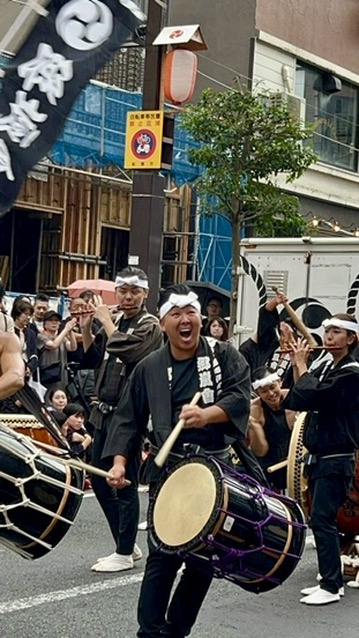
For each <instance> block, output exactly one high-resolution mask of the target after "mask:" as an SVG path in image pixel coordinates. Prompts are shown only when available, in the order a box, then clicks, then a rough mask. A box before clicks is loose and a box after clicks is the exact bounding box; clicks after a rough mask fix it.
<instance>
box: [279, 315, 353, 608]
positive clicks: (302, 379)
mask: <svg viewBox="0 0 359 638" xmlns="http://www.w3.org/2000/svg"><path fill="white" fill-rule="evenodd" d="M323 327H324V345H325V346H329V347H330V348H335V350H332V351H331V354H332V359H331V360H330V361H326V362H325V363H323V364H322V365H321V366H320V367H318V368H317V369H315V370H314V371H313V372H311V373H309V372H308V368H307V357H308V353H309V346H308V344H307V342H306V341H304V340H303V339H302V340H300V341H298V342H297V343H296V344H292V346H291V349H292V354H291V361H292V366H293V372H294V381H295V385H294V387H293V388H292V390H291V391H290V393H289V395H288V396H287V398H286V399H285V400H284V402H283V406H284V407H286V408H289V409H292V410H306V411H308V412H309V414H308V419H307V423H306V426H305V430H304V436H303V443H304V445H305V447H306V449H307V450H308V453H307V454H306V455H305V458H304V463H305V471H306V474H307V476H308V481H309V489H310V493H311V497H312V512H311V526H312V530H313V534H314V538H315V543H316V548H317V556H318V566H319V574H320V576H319V578H320V583H319V585H315V586H314V587H307V588H305V589H303V590H302V591H301V593H302V594H303V595H304V597H303V598H301V600H300V602H301V603H304V604H306V605H327V604H329V603H334V602H338V601H339V600H340V597H341V596H342V595H344V587H343V577H342V573H341V561H340V547H339V535H338V530H337V525H336V516H337V512H338V510H339V508H340V507H341V506H342V505H343V503H344V502H345V500H346V498H347V494H348V491H349V489H350V486H351V482H352V479H353V476H354V469H355V460H354V451H355V448H356V447H358V445H357V444H358V441H357V435H358V432H359V364H358V363H357V362H355V361H354V359H353V357H352V355H351V353H352V351H353V350H354V348H355V347H356V346H357V344H358V337H357V333H358V332H359V326H358V323H357V321H356V319H355V318H354V317H353V316H352V315H348V314H336V315H334V316H333V317H331V319H326V320H325V321H324V322H323Z"/></svg>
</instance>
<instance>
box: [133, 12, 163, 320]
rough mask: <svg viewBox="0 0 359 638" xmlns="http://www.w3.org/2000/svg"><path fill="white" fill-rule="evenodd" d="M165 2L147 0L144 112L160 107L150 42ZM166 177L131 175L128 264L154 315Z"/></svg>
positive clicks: (158, 53) (158, 50)
mask: <svg viewBox="0 0 359 638" xmlns="http://www.w3.org/2000/svg"><path fill="white" fill-rule="evenodd" d="M166 8H167V3H166V2H163V1H162V0H148V18H147V31H146V58H145V69H144V83H143V107H142V108H143V110H158V109H161V108H162V97H161V69H162V47H158V46H152V42H153V41H154V39H155V38H156V37H157V35H158V34H159V32H160V31H161V29H162V26H163V22H164V19H165V12H166ZM164 188H165V178H164V177H163V175H160V174H159V172H158V171H155V170H137V171H134V172H133V190H132V214H131V227H130V242H129V262H130V263H132V264H134V265H135V264H137V265H138V266H139V267H140V268H142V269H143V270H145V272H146V273H147V275H148V278H149V282H150V293H149V297H148V309H149V310H150V312H156V309H157V302H158V290H159V285H160V277H161V251H162V230H163V218H164V206H165V195H164Z"/></svg>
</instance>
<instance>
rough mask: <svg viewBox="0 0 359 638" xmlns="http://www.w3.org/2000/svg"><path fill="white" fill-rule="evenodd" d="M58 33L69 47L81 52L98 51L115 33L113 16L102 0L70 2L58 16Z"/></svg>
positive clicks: (74, 0) (71, 0)
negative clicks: (97, 48)
mask: <svg viewBox="0 0 359 638" xmlns="http://www.w3.org/2000/svg"><path fill="white" fill-rule="evenodd" d="M55 26H56V31H57V33H58V35H59V36H60V38H62V39H63V41H64V42H65V43H66V44H68V46H70V47H72V48H73V49H77V50H79V51H89V50H90V49H96V47H98V46H100V45H101V44H102V43H103V42H105V40H107V39H108V38H109V37H110V35H111V33H112V31H113V26H114V25H113V15H112V12H111V10H110V9H109V7H108V6H107V5H105V4H104V3H103V2H100V0H70V2H67V3H66V4H65V5H64V6H63V7H62V9H61V10H60V11H59V13H58V14H57V17H56V20H55Z"/></svg>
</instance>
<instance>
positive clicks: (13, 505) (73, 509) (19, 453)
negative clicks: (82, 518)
mask: <svg viewBox="0 0 359 638" xmlns="http://www.w3.org/2000/svg"><path fill="white" fill-rule="evenodd" d="M83 485H84V472H83V471H82V470H78V469H73V468H69V467H68V466H65V465H63V464H62V463H60V462H59V461H58V459H57V458H56V456H52V455H49V454H45V453H43V452H42V451H41V450H40V449H39V448H38V447H36V445H34V443H33V442H32V441H31V440H30V439H29V438H28V437H25V436H22V435H21V434H18V433H16V432H14V431H12V430H10V429H9V428H7V427H6V426H4V425H1V424H0V543H2V544H3V545H5V546H6V547H8V548H9V549H12V550H13V551H16V552H18V553H19V554H21V555H22V556H24V557H26V558H31V559H34V558H39V557H40V556H43V555H44V554H46V553H47V552H49V551H50V550H51V549H53V548H54V547H55V546H56V545H57V544H58V543H59V542H60V540H61V539H62V538H63V536H64V535H65V533H66V532H67V530H68V529H69V527H70V526H71V525H72V523H73V521H74V519H75V516H76V514H77V512H78V509H79V507H80V504H81V501H82V495H83V492H82V490H83Z"/></svg>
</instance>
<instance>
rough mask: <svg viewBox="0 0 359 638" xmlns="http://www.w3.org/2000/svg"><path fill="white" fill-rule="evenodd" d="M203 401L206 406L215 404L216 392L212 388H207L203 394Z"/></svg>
mask: <svg viewBox="0 0 359 638" xmlns="http://www.w3.org/2000/svg"><path fill="white" fill-rule="evenodd" d="M202 401H203V403H204V404H205V405H207V404H208V403H214V392H213V390H211V389H210V388H205V389H204V390H203V392H202Z"/></svg>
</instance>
